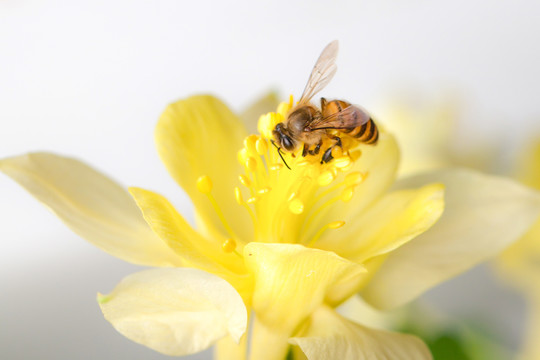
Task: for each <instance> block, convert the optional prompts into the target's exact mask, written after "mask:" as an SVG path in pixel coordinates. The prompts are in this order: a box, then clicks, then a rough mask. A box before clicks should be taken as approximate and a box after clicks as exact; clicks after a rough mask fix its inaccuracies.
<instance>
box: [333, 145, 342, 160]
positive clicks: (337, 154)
mask: <svg viewBox="0 0 540 360" xmlns="http://www.w3.org/2000/svg"><path fill="white" fill-rule="evenodd" d="M341 156H343V149H342V148H341V146H334V147H333V148H332V157H333V158H334V159H337V158H340V157H341Z"/></svg>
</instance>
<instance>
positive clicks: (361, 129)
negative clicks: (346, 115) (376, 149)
mask: <svg viewBox="0 0 540 360" xmlns="http://www.w3.org/2000/svg"><path fill="white" fill-rule="evenodd" d="M344 132H346V133H347V134H348V135H349V136H352V137H354V138H355V139H357V140H358V141H360V142H363V143H366V144H375V143H376V142H377V140H379V130H378V129H377V125H375V122H373V119H369V121H368V122H367V123H365V124H364V125H361V126H357V127H355V128H352V129H346V130H345V131H344Z"/></svg>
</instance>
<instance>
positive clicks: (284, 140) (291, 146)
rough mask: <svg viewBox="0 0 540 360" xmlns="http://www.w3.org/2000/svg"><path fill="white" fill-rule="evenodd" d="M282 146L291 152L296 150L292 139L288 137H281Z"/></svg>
mask: <svg viewBox="0 0 540 360" xmlns="http://www.w3.org/2000/svg"><path fill="white" fill-rule="evenodd" d="M281 144H282V145H283V147H284V148H285V149H287V150H289V151H291V150H294V143H293V141H292V139H291V138H290V137H288V136H287V135H283V136H282V137H281Z"/></svg>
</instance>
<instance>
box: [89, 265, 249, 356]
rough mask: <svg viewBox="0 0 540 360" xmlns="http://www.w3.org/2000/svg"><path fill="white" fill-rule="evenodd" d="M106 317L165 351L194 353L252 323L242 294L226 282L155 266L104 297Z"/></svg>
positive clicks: (139, 340) (239, 332)
mask: <svg viewBox="0 0 540 360" xmlns="http://www.w3.org/2000/svg"><path fill="white" fill-rule="evenodd" d="M98 302H99V305H100V307H101V311H102V312H103V315H104V316H105V318H106V319H107V320H108V321H109V322H111V324H112V325H113V326H114V328H115V329H116V330H118V331H119V332H120V333H121V334H122V335H124V336H125V337H127V338H129V339H131V340H133V341H135V342H137V343H140V344H142V345H145V346H148V347H149V348H152V349H154V350H156V351H159V352H161V353H163V354H166V355H173V356H180V355H188V354H193V353H196V352H199V351H202V350H204V349H206V348H208V347H210V346H211V345H212V344H213V343H215V342H216V341H217V340H219V339H221V338H223V337H225V336H227V335H230V336H231V337H232V338H233V339H234V340H235V341H237V342H238V341H239V340H240V337H241V336H242V335H243V334H244V332H245V331H246V327H247V311H246V308H245V306H244V303H243V301H242V298H241V297H240V295H239V294H238V293H237V292H236V291H235V290H234V288H233V287H232V286H231V285H229V284H228V283H227V282H226V281H225V280H222V279H220V278H218V277H217V276H214V275H211V274H208V273H205V272H203V271H200V270H196V269H185V268H176V269H152V270H147V271H142V272H139V273H136V274H133V275H130V276H128V277H126V278H124V279H123V280H122V281H121V282H120V283H119V284H118V285H117V286H116V288H115V289H114V290H113V292H112V293H110V294H109V295H99V296H98Z"/></svg>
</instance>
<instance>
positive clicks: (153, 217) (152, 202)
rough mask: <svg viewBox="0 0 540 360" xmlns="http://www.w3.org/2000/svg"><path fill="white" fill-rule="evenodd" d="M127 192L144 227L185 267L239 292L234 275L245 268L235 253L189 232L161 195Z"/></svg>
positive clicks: (195, 233) (191, 230)
mask: <svg viewBox="0 0 540 360" xmlns="http://www.w3.org/2000/svg"><path fill="white" fill-rule="evenodd" d="M129 191H130V192H131V194H132V195H133V197H134V199H135V201H136V202H137V205H138V206H139V208H140V209H141V210H142V212H143V215H144V218H145V219H146V221H147V223H148V225H150V227H151V228H152V230H154V232H155V233H156V234H157V235H158V236H159V237H160V238H161V239H162V240H163V241H164V242H165V243H167V244H168V245H169V246H170V247H171V248H172V249H174V250H175V251H176V252H177V254H178V255H179V256H180V257H181V258H182V259H183V260H184V262H185V265H186V266H192V267H196V268H199V269H201V270H205V271H208V272H210V273H212V274H215V275H218V276H221V277H223V278H224V279H226V280H228V281H229V282H231V283H232V284H233V285H235V287H237V290H239V291H242V290H241V289H242V285H243V284H242V281H240V278H238V277H235V276H234V273H237V274H238V273H242V272H244V273H245V267H244V264H243V261H242V260H241V258H240V257H239V256H238V255H237V254H234V253H226V252H225V251H223V250H222V248H221V243H220V239H215V241H213V242H211V241H209V240H207V239H206V238H205V237H204V236H201V235H200V234H199V233H197V232H196V231H195V230H193V228H192V227H191V226H190V225H189V224H188V223H187V222H186V220H184V218H183V217H182V216H181V215H180V214H179V213H178V212H177V211H176V209H175V208H174V207H173V206H172V205H171V203H170V202H169V201H168V200H167V199H165V198H164V197H163V196H161V195H159V194H156V193H153V192H151V191H148V190H143V189H139V188H130V189H129ZM223 240H224V239H221V241H223ZM246 282H247V280H246ZM239 285H240V286H239Z"/></svg>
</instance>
